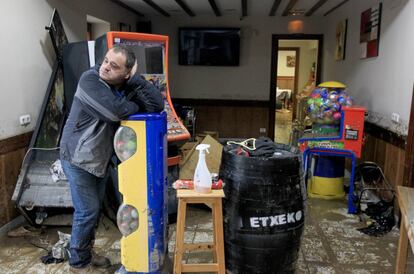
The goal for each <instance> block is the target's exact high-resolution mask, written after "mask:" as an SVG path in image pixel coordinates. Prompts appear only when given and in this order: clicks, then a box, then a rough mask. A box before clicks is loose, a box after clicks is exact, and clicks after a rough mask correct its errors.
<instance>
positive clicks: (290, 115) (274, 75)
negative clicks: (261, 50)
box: [269, 34, 323, 145]
mask: <svg viewBox="0 0 414 274" xmlns="http://www.w3.org/2000/svg"><path fill="white" fill-rule="evenodd" d="M322 42H323V35H315V34H299V35H297V34H292V35H291V34H285V35H273V36H272V61H271V63H272V65H271V84H270V96H269V98H270V111H269V129H270V130H269V135H270V137H271V138H272V139H273V140H274V141H275V142H277V143H284V144H289V145H297V144H296V139H297V138H295V136H293V135H294V130H293V127H295V126H296V125H298V124H302V125H303V124H304V120H305V115H304V114H305V109H306V98H307V96H308V95H309V94H310V93H311V92H312V90H313V88H314V87H315V85H317V84H318V83H320V78H321V60H322V50H321V49H322V46H323V45H322Z"/></svg>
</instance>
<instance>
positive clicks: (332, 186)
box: [308, 156, 345, 199]
mask: <svg viewBox="0 0 414 274" xmlns="http://www.w3.org/2000/svg"><path fill="white" fill-rule="evenodd" d="M314 159H315V170H314V172H313V176H312V179H311V181H310V183H309V184H308V193H309V197H315V198H322V199H339V198H342V197H344V196H345V191H344V168H345V158H344V157H338V156H319V157H315V158H314Z"/></svg>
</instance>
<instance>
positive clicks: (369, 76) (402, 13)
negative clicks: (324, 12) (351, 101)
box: [323, 0, 414, 135]
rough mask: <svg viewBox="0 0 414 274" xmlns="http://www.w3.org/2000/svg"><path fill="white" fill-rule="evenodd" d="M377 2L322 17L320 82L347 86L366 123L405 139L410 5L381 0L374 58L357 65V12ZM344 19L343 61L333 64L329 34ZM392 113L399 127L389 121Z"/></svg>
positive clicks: (412, 56)
mask: <svg viewBox="0 0 414 274" xmlns="http://www.w3.org/2000/svg"><path fill="white" fill-rule="evenodd" d="M378 2H379V1H378V0H365V1H355V0H353V1H349V2H348V3H347V4H345V5H344V6H343V7H342V8H341V9H339V10H337V11H336V12H334V13H332V14H331V15H329V16H328V18H327V22H326V23H324V25H325V26H327V27H326V31H325V39H324V41H325V42H324V45H325V46H324V48H325V51H324V63H323V68H324V73H323V75H324V79H325V80H338V81H341V82H344V83H345V84H346V85H347V86H348V91H349V93H350V94H352V95H353V96H354V97H355V99H356V100H355V101H356V103H357V104H360V105H363V106H365V107H367V109H368V110H369V112H370V115H369V117H368V119H369V120H370V121H372V122H374V123H376V124H378V125H380V126H383V127H386V128H389V129H391V130H393V131H395V132H397V133H399V134H403V135H406V134H407V130H408V129H407V124H408V119H409V114H410V107H411V96H412V90H413V83H414V69H413V64H414V50H413V49H414V30H413V29H414V1H413V0H382V1H381V2H382V3H383V6H382V18H381V19H382V20H381V33H380V41H379V56H378V57H375V58H369V59H359V52H360V51H359V27H360V16H361V12H362V11H364V10H366V9H368V8H369V7H371V6H373V5H374V4H377V3H378ZM345 18H348V34H347V41H346V56H345V60H344V61H335V60H334V49H335V28H336V25H337V23H338V22H339V21H340V20H342V19H345ZM393 112H395V113H398V114H399V115H400V118H401V120H402V122H401V124H396V123H392V122H391V121H390V118H391V113H393Z"/></svg>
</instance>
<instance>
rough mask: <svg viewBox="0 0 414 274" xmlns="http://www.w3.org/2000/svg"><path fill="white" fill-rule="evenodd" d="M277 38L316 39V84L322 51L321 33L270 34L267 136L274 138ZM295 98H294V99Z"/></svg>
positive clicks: (318, 80)
mask: <svg viewBox="0 0 414 274" xmlns="http://www.w3.org/2000/svg"><path fill="white" fill-rule="evenodd" d="M279 40H318V57H317V68H316V77H315V82H316V84H318V83H320V81H321V75H322V74H321V72H322V51H323V34H272V55H271V58H272V59H271V68H270V75H271V76H270V91H269V100H270V102H269V133H268V136H269V137H270V138H271V139H272V140H274V138H275V113H276V77H275V75H277V57H278V56H277V55H278V51H279ZM294 100H295V99H294Z"/></svg>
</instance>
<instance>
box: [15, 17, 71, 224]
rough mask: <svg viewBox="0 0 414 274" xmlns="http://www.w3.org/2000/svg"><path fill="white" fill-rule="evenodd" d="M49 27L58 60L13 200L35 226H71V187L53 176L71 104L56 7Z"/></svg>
mask: <svg viewBox="0 0 414 274" xmlns="http://www.w3.org/2000/svg"><path fill="white" fill-rule="evenodd" d="M46 30H47V31H48V32H49V35H50V38H51V41H52V45H53V48H54V50H55V53H56V61H55V63H54V66H53V70H52V75H51V77H50V80H49V84H48V87H47V90H46V95H45V98H44V101H43V104H42V106H41V110H40V112H39V117H38V119H37V124H36V126H35V129H34V132H33V135H32V138H31V141H30V144H29V148H28V151H27V153H26V155H25V157H24V160H23V163H22V167H21V170H20V174H19V177H18V179H17V183H16V187H15V189H14V193H13V196H12V201H14V202H15V204H16V207H17V208H18V209H19V211H20V212H21V214H22V215H23V216H24V217H25V218H26V219H27V221H28V222H29V223H30V224H32V225H40V224H44V225H48V224H52V225H55V224H57V225H67V224H70V223H71V217H70V213H71V212H72V199H71V196H70V190H69V186H68V183H67V181H64V180H59V177H58V176H51V168H52V166H53V164H54V163H55V161H56V160H57V159H59V148H58V146H59V141H60V137H61V133H62V130H63V126H64V122H65V120H66V117H67V115H68V110H69V107H70V104H69V103H68V96H67V94H65V92H64V77H63V76H64V74H63V48H64V47H65V46H66V45H67V43H68V40H67V38H66V34H65V32H64V30H63V26H62V23H61V21H60V17H59V14H58V12H57V11H56V9H55V10H53V13H52V17H51V20H50V23H49V25H48V26H46ZM57 175H58V174H57ZM54 216H55V217H54ZM46 220H47V222H46Z"/></svg>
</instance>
